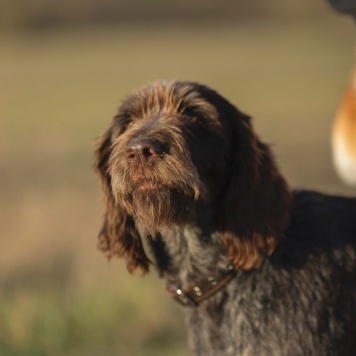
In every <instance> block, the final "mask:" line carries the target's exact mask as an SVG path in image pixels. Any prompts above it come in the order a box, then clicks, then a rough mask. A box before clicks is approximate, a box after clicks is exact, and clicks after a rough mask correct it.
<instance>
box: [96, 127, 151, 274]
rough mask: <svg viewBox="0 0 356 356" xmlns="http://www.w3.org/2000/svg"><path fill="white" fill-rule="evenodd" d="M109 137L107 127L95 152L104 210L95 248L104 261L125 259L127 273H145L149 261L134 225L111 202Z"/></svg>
mask: <svg viewBox="0 0 356 356" xmlns="http://www.w3.org/2000/svg"><path fill="white" fill-rule="evenodd" d="M113 125H114V124H113ZM112 135H113V129H112V127H111V128H110V129H109V130H108V131H106V132H105V133H104V135H103V136H102V137H101V138H100V140H99V144H98V147H97V149H96V151H95V157H96V161H95V169H96V171H97V172H98V173H99V176H100V180H101V188H102V193H103V197H104V204H105V208H106V211H105V215H104V223H103V226H102V228H101V230H100V232H99V236H98V239H99V243H98V247H99V249H100V250H101V251H103V252H104V253H105V254H106V255H107V256H108V258H111V257H112V256H114V255H117V256H119V257H123V258H125V260H126V263H127V269H128V270H129V271H130V272H131V273H132V272H134V270H135V269H137V268H138V269H140V270H141V271H142V272H143V273H145V272H146V271H148V264H149V260H148V259H147V257H146V255H145V253H144V250H143V248H142V244H141V239H140V236H139V233H138V231H137V229H136V227H135V222H134V220H133V218H132V217H131V216H130V215H128V214H127V212H126V210H125V209H124V208H123V207H122V206H120V205H118V204H117V203H116V202H115V199H114V197H113V194H112V191H111V177H110V174H109V172H108V160H109V157H110V155H111V145H112Z"/></svg>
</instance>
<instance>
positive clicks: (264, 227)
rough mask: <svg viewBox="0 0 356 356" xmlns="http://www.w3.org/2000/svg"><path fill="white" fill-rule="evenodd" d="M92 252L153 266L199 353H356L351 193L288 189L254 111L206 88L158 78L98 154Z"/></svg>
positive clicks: (130, 101) (129, 105) (122, 114)
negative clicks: (97, 225)
mask: <svg viewBox="0 0 356 356" xmlns="http://www.w3.org/2000/svg"><path fill="white" fill-rule="evenodd" d="M96 156H97V160H96V168H97V171H98V172H99V175H100V178H101V182H102V189H103V192H104V197H105V205H106V213H105V219H104V224H103V228H102V230H101V232H100V235H99V241H100V243H99V245H100V248H101V249H102V250H103V251H105V252H106V253H107V254H108V255H109V256H110V257H111V256H113V255H117V256H119V257H123V258H125V259H126V262H127V266H128V269H129V270H130V271H131V272H132V271H134V270H135V269H136V268H139V269H141V270H142V271H144V272H146V271H147V270H148V268H149V265H150V264H152V265H154V266H155V267H156V269H157V270H158V272H159V273H160V275H161V276H162V277H163V278H165V279H166V281H167V287H168V291H169V292H170V293H171V294H172V296H173V297H174V298H175V299H177V300H178V301H179V302H180V303H181V304H183V305H187V306H191V308H187V309H186V311H187V324H188V327H189V339H190V345H191V348H192V350H193V351H195V353H196V354H197V355H239V354H243V355H288V356H291V355H328V354H330V355H331V354H332V355H353V354H354V350H355V347H356V345H355V337H354V336H355V332H356V327H355V325H356V323H354V320H353V317H354V316H355V300H354V298H355V273H354V271H355V250H354V248H355V238H356V218H355V217H356V200H355V199H346V198H338V197H328V196H325V195H321V194H318V193H313V192H294V193H293V192H292V191H291V190H290V189H289V188H288V186H287V184H286V182H285V180H284V179H283V177H282V176H281V174H280V173H279V170H278V169H277V166H276V164H275V161H274V158H273V156H272V154H271V151H270V149H269V147H268V146H267V145H266V144H264V143H262V142H261V141H260V140H259V139H258V137H257V136H256V134H255V133H254V131H253V129H252V127H251V123H250V119H249V118H248V117H247V116H246V115H244V114H242V113H241V112H240V111H238V110H237V109H236V108H235V107H234V106H233V105H231V104H230V103H229V102H228V101H227V100H225V99H224V98H222V97H221V96H220V95H219V94H217V93H216V92H215V91H213V90H211V89H209V88H207V87H205V86H203V85H200V84H197V83H190V82H156V83H153V84H151V85H148V86H146V87H144V88H142V89H140V90H139V91H137V92H136V93H134V94H133V95H131V96H130V97H128V98H127V100H126V101H125V102H124V103H123V104H122V106H121V107H120V109H119V112H118V114H117V115H116V116H115V118H114V120H113V122H112V124H111V126H110V128H109V129H108V130H107V131H106V132H105V134H104V135H103V137H102V138H101V140H100V143H99V146H98V149H97V151H96Z"/></svg>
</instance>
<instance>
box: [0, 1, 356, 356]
mask: <svg viewBox="0 0 356 356" xmlns="http://www.w3.org/2000/svg"><path fill="white" fill-rule="evenodd" d="M0 31H1V32H0V97H1V105H0V118H1V119H0V197H1V199H0V209H1V214H0V238H1V240H0V355H6V356H7V355H14V356H15V355H16V356H17V355H26V356H31V355H36V356H37V355H73V356H74V355H75V356H77V355H79V356H80V355H104V356H105V355H107V356H110V355H121V356H125V355H135V356H136V355H155V356H160V355H165V356H166V355H172V356H175V355H187V354H189V352H188V349H187V346H186V335H185V330H184V325H183V316H182V313H181V310H180V308H179V306H178V305H176V304H175V303H174V302H173V301H172V300H170V299H169V297H168V296H167V295H166V293H165V290H164V289H165V288H164V283H163V282H162V281H160V280H159V279H158V278H157V277H156V276H155V275H154V274H152V275H150V276H148V277H145V278H140V277H132V276H129V275H128V273H127V272H126V269H125V266H124V264H123V263H122V262H120V261H118V260H112V261H111V262H110V263H108V261H107V260H106V259H105V258H104V256H102V254H101V253H99V252H98V251H97V250H96V234H97V231H98V230H99V228H100V224H101V217H102V214H103V206H102V204H101V199H100V192H99V187H98V184H97V183H98V182H97V177H95V175H94V173H93V171H92V162H93V155H92V151H93V142H94V141H95V138H96V137H98V136H99V134H100V133H101V132H102V131H103V130H104V129H105V128H106V127H107V126H108V124H109V122H110V120H111V117H112V116H113V115H114V113H115V110H116V108H117V107H118V105H119V104H120V101H121V100H122V99H123V98H124V97H125V95H127V94H128V93H130V92H131V91H132V90H133V89H134V88H136V87H137V86H140V85H142V84H144V83H146V82H147V81H149V80H154V79H159V78H162V79H187V80H194V81H200V82H202V83H205V84H207V85H209V86H211V87H213V88H215V89H216V90H218V91H219V92H220V93H221V94H222V95H223V96H225V97H227V98H228V99H229V100H230V101H232V102H233V103H235V104H236V105H237V106H238V107H239V108H240V109H241V110H243V111H245V112H247V113H249V114H250V115H251V116H253V118H254V123H255V127H256V130H257V131H258V133H259V135H260V136H261V137H262V138H263V139H264V140H265V141H267V142H270V143H272V144H273V148H274V151H275V153H276V155H277V158H278V161H279V164H280V167H281V169H282V171H283V173H284V174H285V175H286V177H287V178H288V179H289V181H290V183H291V185H293V186H297V187H302V188H313V189H319V190H323V191H326V192H330V193H341V194H350V195H351V194H355V191H352V190H351V189H350V188H347V187H345V186H344V185H343V184H342V183H341V182H340V181H339V179H338V177H337V176H336V174H335V172H334V169H333V167H332V163H331V150H330V144H329V141H330V130H331V126H332V122H333V117H334V114H335V111H336V109H337V105H338V102H339V99H340V96H341V94H342V91H343V89H344V86H345V85H346V83H347V81H348V76H349V73H350V70H351V66H352V64H353V59H354V43H355V27H354V24H353V23H352V20H351V19H350V18H348V17H344V16H340V15H338V14H336V13H335V12H333V11H332V10H331V8H330V7H329V6H328V4H327V3H326V1H322V0H320V1H314V2H312V3H311V2H310V1H307V0H300V1H298V2H291V1H288V2H285V1H282V0H276V1H274V2H273V4H272V5H271V2H267V1H262V0H259V1H257V0H255V1H250V2H247V1H242V0H241V1H228V0H224V1H221V0H220V1H218V0H214V1H213V0H205V1H202V0H195V1H187V0H181V1H178V0H176V1H163V0H162V1H159V0H151V1H143V0H141V1H140V0H136V1H129V0H121V1H117V0H115V1H114V0H102V1H99V0H90V1H88V0H87V1H75V2H73V1H69V0H62V1H60V2H59V1H55V0H28V1H20V0H1V3H0Z"/></svg>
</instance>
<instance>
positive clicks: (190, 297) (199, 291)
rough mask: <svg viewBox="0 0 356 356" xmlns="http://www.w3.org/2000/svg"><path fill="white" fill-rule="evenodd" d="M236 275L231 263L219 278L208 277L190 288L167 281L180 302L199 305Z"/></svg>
mask: <svg viewBox="0 0 356 356" xmlns="http://www.w3.org/2000/svg"><path fill="white" fill-rule="evenodd" d="M235 275H236V270H235V269H234V268H233V266H231V265H229V266H228V268H227V270H226V271H224V272H223V273H222V275H221V276H220V277H219V278H217V277H213V276H211V277H208V278H207V279H205V280H202V281H201V282H200V283H199V284H196V285H195V286H194V287H193V288H191V289H189V290H183V289H181V287H180V286H179V284H178V283H175V282H172V281H167V291H168V293H169V294H170V295H171V296H172V298H173V299H174V300H176V301H177V302H178V303H179V304H181V305H183V306H186V307H188V306H190V307H197V306H199V304H200V303H201V302H202V301H204V300H206V299H208V298H209V297H210V296H212V295H213V294H215V293H216V292H218V291H219V290H221V289H222V288H223V287H224V286H225V285H226V284H227V283H228V282H230V281H231V279H232V278H233V277H234V276H235Z"/></svg>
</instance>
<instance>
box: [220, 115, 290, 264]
mask: <svg viewBox="0 0 356 356" xmlns="http://www.w3.org/2000/svg"><path fill="white" fill-rule="evenodd" d="M227 124H228V126H229V132H230V134H231V139H230V142H231V143H230V148H229V152H230V162H229V164H230V175H229V181H228V183H227V189H226V191H225V192H224V196H223V198H222V204H221V209H220V212H221V215H220V227H221V231H222V236H223V240H224V243H225V245H226V248H227V254H228V259H229V260H230V262H231V263H232V264H233V266H234V267H235V268H236V269H252V268H258V267H259V266H260V265H261V263H262V261H263V258H264V257H265V256H267V255H270V254H271V253H272V252H273V251H274V249H275V247H276V245H277V243H278V241H279V240H280V239H281V238H282V237H283V234H284V231H285V229H286V226H287V224H288V221H289V205H290V200H291V193H290V190H289V188H288V186H287V183H286V182H285V180H284V178H283V177H282V175H281V174H280V172H279V170H278V168H277V166H276V163H275V160H274V158H273V156H272V153H271V151H270V149H269V147H268V146H267V145H266V144H264V143H262V142H261V141H260V140H259V139H258V137H257V136H256V134H255V133H254V132H253V129H252V127H251V123H250V118H249V117H247V116H245V115H244V114H242V113H240V112H239V111H238V110H237V109H235V110H232V111H231V112H230V115H229V118H228V120H227Z"/></svg>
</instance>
